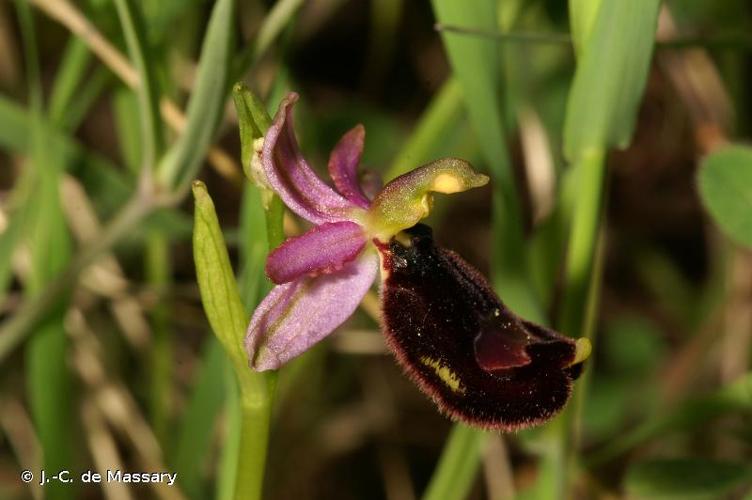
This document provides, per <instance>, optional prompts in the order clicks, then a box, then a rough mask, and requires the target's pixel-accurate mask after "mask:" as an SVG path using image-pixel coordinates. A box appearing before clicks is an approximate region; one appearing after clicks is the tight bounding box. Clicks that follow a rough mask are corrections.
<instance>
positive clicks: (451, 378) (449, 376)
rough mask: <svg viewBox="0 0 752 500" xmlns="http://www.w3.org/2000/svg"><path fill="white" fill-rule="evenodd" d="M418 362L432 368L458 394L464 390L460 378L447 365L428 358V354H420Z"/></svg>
mask: <svg viewBox="0 0 752 500" xmlns="http://www.w3.org/2000/svg"><path fill="white" fill-rule="evenodd" d="M420 362H421V363H423V364H424V365H426V366H428V367H430V368H433V371H434V372H436V375H437V376H438V377H439V378H440V379H441V380H442V382H444V383H445V384H446V385H447V386H448V387H449V388H450V389H451V390H452V391H454V392H459V393H460V394H462V393H464V392H465V388H464V387H462V382H461V381H460V378H459V377H458V376H457V374H456V373H454V372H453V371H452V370H450V369H449V367H448V366H446V365H443V364H441V362H440V361H438V360H436V359H433V358H429V357H428V356H421V358H420Z"/></svg>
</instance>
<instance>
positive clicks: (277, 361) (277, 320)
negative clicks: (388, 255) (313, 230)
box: [245, 253, 379, 371]
mask: <svg viewBox="0 0 752 500" xmlns="http://www.w3.org/2000/svg"><path fill="white" fill-rule="evenodd" d="M378 262H379V261H378V257H377V256H376V255H375V254H374V253H368V254H365V255H363V256H362V257H361V258H359V259H357V260H355V261H353V262H351V263H349V264H347V265H346V266H345V267H344V268H342V269H341V270H340V271H337V272H336V273H332V274H325V275H321V276H316V277H306V278H303V279H300V280H298V281H292V282H290V283H285V284H284V285H277V286H276V287H274V289H272V291H271V292H269V295H267V296H266V298H265V299H264V300H263V301H262V302H261V304H259V306H258V308H256V311H255V312H254V313H253V317H252V318H251V324H250V325H249V326H248V332H247V334H246V337H245V348H246V351H247V352H248V359H249V360H250V365H251V367H252V368H253V369H255V370H258V371H264V370H272V369H275V368H279V367H280V366H282V365H283V364H285V363H287V362H288V361H290V360H291V359H292V358H294V357H296V356H298V355H299V354H302V353H303V352H304V351H306V350H307V349H309V348H310V347H311V346H312V345H313V344H315V343H316V342H318V341H320V340H322V339H323V338H324V337H326V336H327V335H329V334H330V333H332V331H334V329H335V328H337V327H338V326H339V325H341V324H342V323H344V322H345V320H346V319H347V318H349V317H350V315H352V313H353V312H355V308H357V307H358V304H359V303H360V301H361V299H362V298H363V296H364V295H365V294H366V292H367V291H368V289H369V288H370V287H371V284H372V283H373V280H374V278H375V277H376V270H377V269H378Z"/></svg>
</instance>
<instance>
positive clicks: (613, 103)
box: [564, 0, 660, 162]
mask: <svg viewBox="0 0 752 500" xmlns="http://www.w3.org/2000/svg"><path fill="white" fill-rule="evenodd" d="M579 3H580V2H576V4H579ZM659 6H660V1H659V0H639V1H636V0H610V1H608V2H602V3H601V6H600V8H599V9H598V13H597V15H596V16H595V20H594V21H592V23H593V25H592V27H591V28H590V29H591V30H592V32H591V33H590V34H589V35H587V40H586V43H585V45H584V46H583V47H582V50H581V53H580V54H579V56H580V57H579V63H578V65H577V71H576V73H575V77H574V83H573V84H572V90H571V92H570V94H569V100H568V102H567V115H566V122H565V124H564V153H565V154H566V156H567V157H568V158H569V160H570V161H573V162H576V161H578V160H579V158H580V157H581V156H582V155H583V154H584V153H586V152H588V151H590V150H592V149H601V148H604V147H610V146H617V147H622V148H623V147H626V146H627V144H628V143H629V140H630V138H631V136H632V130H633V129H634V125H635V120H636V117H637V110H638V104H639V102H640V99H641V98H642V91H643V89H644V88H645V82H646V80H647V76H648V70H649V69H650V58H651V55H652V53H653V45H654V43H653V42H654V39H655V30H656V23H657V19H658V7H659ZM588 15H590V14H588ZM580 19H581V15H580V14H578V15H577V16H576V17H575V18H574V19H573V22H575V23H582V22H584V21H581V20H580ZM572 28H573V30H574V31H575V33H576V34H577V35H578V36H582V34H579V33H578V31H581V30H582V29H585V28H583V27H581V26H577V25H573V27H572Z"/></svg>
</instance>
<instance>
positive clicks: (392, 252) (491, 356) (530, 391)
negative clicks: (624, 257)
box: [379, 224, 582, 430]
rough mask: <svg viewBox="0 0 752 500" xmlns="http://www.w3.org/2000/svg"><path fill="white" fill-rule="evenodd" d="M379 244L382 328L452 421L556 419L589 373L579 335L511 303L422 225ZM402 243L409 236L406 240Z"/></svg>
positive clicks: (509, 425) (491, 424)
mask: <svg viewBox="0 0 752 500" xmlns="http://www.w3.org/2000/svg"><path fill="white" fill-rule="evenodd" d="M403 235H405V236H407V238H408V239H409V244H404V243H407V242H406V240H405V238H393V239H392V240H391V241H390V242H389V244H388V245H379V249H380V251H381V254H382V258H383V264H382V265H383V268H384V271H385V281H384V283H383V286H382V291H381V300H382V307H383V319H384V321H383V324H384V333H385V335H386V338H387V343H388V344H389V346H390V348H391V349H392V351H393V352H394V354H395V356H396V357H397V360H398V361H399V363H400V365H401V366H402V367H403V369H404V370H405V372H406V373H407V374H408V375H409V376H410V377H411V378H412V379H413V380H415V381H416V383H417V384H418V386H419V387H420V388H421V389H422V390H423V391H424V392H425V393H427V394H428V395H429V396H431V397H432V398H433V399H434V400H435V401H436V403H437V404H438V405H439V408H440V409H441V410H443V411H444V412H446V413H447V414H448V415H449V416H451V417H452V418H454V419H458V420H462V421H465V422H467V423H469V424H471V425H475V426H480V427H484V428H489V429H501V430H516V429H520V428H523V427H528V426H531V425H535V424H538V423H541V422H543V421H544V420H547V419H549V418H551V417H552V416H553V415H554V414H555V413H556V412H557V411H559V410H561V408H562V407H563V406H564V405H565V403H566V402H567V399H568V398H569V395H570V393H571V390H572V380H574V379H575V378H577V377H578V376H579V374H580V372H581V368H582V363H581V362H579V363H576V364H575V363H574V361H575V342H574V340H573V339H570V338H568V337H565V336H563V335H561V334H559V333H557V332H555V331H553V330H550V329H548V328H544V327H542V326H540V325H536V324H534V323H531V322H529V321H525V320H524V319H522V318H520V317H518V316H517V315H515V314H514V313H513V312H512V311H510V310H509V309H507V308H506V307H505V306H504V304H503V303H502V302H501V300H499V297H498V296H497V295H496V294H495V293H494V292H493V290H492V289H491V287H490V285H489V284H488V282H487V281H486V279H485V278H484V277H483V275H482V274H480V273H479V272H478V271H477V270H475V269H474V268H473V267H471V266H470V265H469V264H468V263H467V262H465V261H464V260H463V259H462V258H461V257H460V256H459V255H457V254H455V253H454V252H451V251H449V250H445V249H443V248H440V247H437V246H436V245H434V242H433V238H432V236H431V229H430V228H429V227H428V226H425V225H422V224H418V225H417V226H415V227H413V228H411V229H409V230H407V231H405V232H404V233H403ZM398 239H399V240H401V241H402V242H403V243H401V242H400V241H398Z"/></svg>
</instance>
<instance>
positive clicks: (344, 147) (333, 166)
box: [329, 124, 371, 208]
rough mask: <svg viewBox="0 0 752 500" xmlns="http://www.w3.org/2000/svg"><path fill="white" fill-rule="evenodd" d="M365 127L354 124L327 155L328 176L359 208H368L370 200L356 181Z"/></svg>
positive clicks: (343, 194) (341, 192) (338, 189)
mask: <svg viewBox="0 0 752 500" xmlns="http://www.w3.org/2000/svg"><path fill="white" fill-rule="evenodd" d="M365 137H366V129H365V128H363V125H360V124H358V125H356V126H355V127H354V128H353V129H352V130H350V131H349V132H347V133H346V134H345V135H343V136H342V139H340V140H339V142H338V143H337V145H336V146H334V149H333V150H332V154H331V155H330V156H329V176H330V177H331V178H332V180H333V181H334V185H335V186H336V187H337V191H339V192H340V194H341V195H342V196H344V197H345V198H347V199H348V200H350V201H351V202H352V203H354V204H356V205H358V206H359V207H361V208H368V205H370V204H371V203H370V201H369V200H368V198H366V197H365V195H364V194H363V191H362V190H361V189H360V185H359V183H358V165H359V164H360V157H361V156H362V155H363V142H364V141H365Z"/></svg>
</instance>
